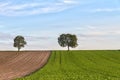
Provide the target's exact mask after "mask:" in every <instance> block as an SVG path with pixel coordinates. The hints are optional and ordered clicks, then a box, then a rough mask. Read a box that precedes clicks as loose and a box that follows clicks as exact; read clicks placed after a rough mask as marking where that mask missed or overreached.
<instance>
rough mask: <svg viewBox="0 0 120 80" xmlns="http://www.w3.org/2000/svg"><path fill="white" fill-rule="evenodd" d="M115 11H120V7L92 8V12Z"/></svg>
mask: <svg viewBox="0 0 120 80" xmlns="http://www.w3.org/2000/svg"><path fill="white" fill-rule="evenodd" d="M114 11H120V8H98V9H93V10H91V12H114Z"/></svg>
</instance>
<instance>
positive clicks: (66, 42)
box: [58, 34, 78, 50]
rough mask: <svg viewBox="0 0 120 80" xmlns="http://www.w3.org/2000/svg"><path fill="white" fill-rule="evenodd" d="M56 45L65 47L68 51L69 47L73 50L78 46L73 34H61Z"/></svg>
mask: <svg viewBox="0 0 120 80" xmlns="http://www.w3.org/2000/svg"><path fill="white" fill-rule="evenodd" d="M58 43H59V45H60V46H62V47H66V46H67V47H68V50H69V47H72V48H75V47H77V46H78V44H77V37H76V35H73V34H61V35H60V36H59V37H58Z"/></svg>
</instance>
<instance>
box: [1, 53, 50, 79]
mask: <svg viewBox="0 0 120 80" xmlns="http://www.w3.org/2000/svg"><path fill="white" fill-rule="evenodd" d="M49 56H50V51H22V52H19V54H17V52H14V51H3V52H0V80H12V79H15V78H19V77H22V76H25V75H28V74H30V73H32V72H34V71H36V70H37V69H39V68H41V67H42V66H43V65H44V64H45V63H46V62H47V60H48V58H49Z"/></svg>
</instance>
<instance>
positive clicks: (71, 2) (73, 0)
mask: <svg viewBox="0 0 120 80" xmlns="http://www.w3.org/2000/svg"><path fill="white" fill-rule="evenodd" d="M64 3H67V4H76V3H77V1H76V0H64Z"/></svg>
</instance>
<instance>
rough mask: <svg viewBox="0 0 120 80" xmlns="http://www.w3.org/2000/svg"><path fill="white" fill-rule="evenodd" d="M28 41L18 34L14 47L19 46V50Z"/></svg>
mask: <svg viewBox="0 0 120 80" xmlns="http://www.w3.org/2000/svg"><path fill="white" fill-rule="evenodd" d="M26 44H27V43H26V41H25V39H24V37H23V36H16V37H15V39H14V45H13V46H14V47H17V48H18V52H19V51H20V49H21V48H22V47H24V46H25V45H26Z"/></svg>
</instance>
